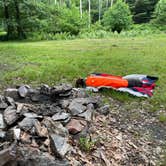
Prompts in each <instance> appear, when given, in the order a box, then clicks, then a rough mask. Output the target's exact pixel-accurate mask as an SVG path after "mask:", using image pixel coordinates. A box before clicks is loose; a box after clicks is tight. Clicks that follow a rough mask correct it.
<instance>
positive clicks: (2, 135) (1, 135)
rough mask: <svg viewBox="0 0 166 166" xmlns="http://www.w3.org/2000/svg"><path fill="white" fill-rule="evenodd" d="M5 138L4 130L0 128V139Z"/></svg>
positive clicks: (3, 139)
mask: <svg viewBox="0 0 166 166" xmlns="http://www.w3.org/2000/svg"><path fill="white" fill-rule="evenodd" d="M5 138H6V132H5V131H1V130H0V141H5Z"/></svg>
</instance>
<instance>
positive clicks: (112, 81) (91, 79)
mask: <svg viewBox="0 0 166 166" xmlns="http://www.w3.org/2000/svg"><path fill="white" fill-rule="evenodd" d="M86 86H90V87H112V88H121V87H128V81H127V80H125V79H123V78H122V77H119V76H112V75H110V76H107V77H104V76H98V75H90V76H88V77H87V78H86Z"/></svg>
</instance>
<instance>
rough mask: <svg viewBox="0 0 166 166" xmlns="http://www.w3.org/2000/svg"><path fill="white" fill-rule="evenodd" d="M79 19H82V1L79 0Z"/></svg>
mask: <svg viewBox="0 0 166 166" xmlns="http://www.w3.org/2000/svg"><path fill="white" fill-rule="evenodd" d="M80 17H81V19H82V0H80Z"/></svg>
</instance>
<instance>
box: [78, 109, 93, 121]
mask: <svg viewBox="0 0 166 166" xmlns="http://www.w3.org/2000/svg"><path fill="white" fill-rule="evenodd" d="M92 115H93V110H92V109H88V110H86V111H85V112H83V113H81V114H78V115H77V116H79V117H83V118H85V120H87V121H89V122H90V121H91V120H92Z"/></svg>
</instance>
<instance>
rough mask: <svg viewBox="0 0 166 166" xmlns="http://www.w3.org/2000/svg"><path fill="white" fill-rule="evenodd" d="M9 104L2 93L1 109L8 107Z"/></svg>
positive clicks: (0, 99)
mask: <svg viewBox="0 0 166 166" xmlns="http://www.w3.org/2000/svg"><path fill="white" fill-rule="evenodd" d="M7 107H8V104H7V103H6V101H5V97H4V96H1V95H0V109H6V108H7Z"/></svg>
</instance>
